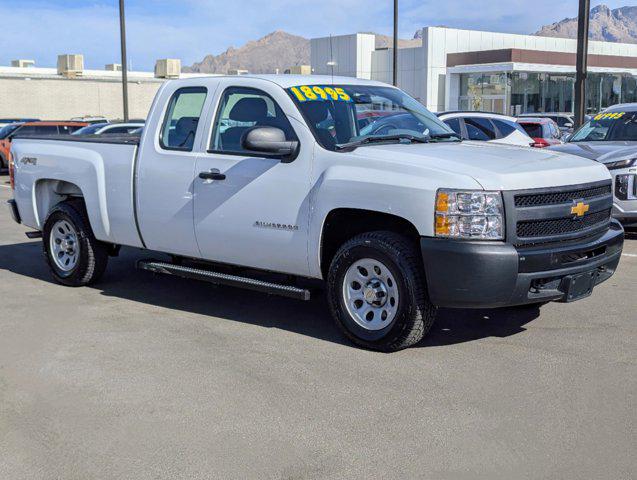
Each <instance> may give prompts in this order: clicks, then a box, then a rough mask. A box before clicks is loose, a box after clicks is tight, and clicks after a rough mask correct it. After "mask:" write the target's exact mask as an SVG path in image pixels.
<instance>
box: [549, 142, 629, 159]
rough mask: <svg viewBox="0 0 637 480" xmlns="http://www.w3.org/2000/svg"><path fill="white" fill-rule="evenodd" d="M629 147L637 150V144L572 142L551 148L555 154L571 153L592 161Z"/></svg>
mask: <svg viewBox="0 0 637 480" xmlns="http://www.w3.org/2000/svg"><path fill="white" fill-rule="evenodd" d="M627 147H633V148H637V142H571V143H565V144H564V145H557V146H555V147H551V150H552V151H554V152H562V153H570V154H572V155H578V156H580V157H584V158H590V159H591V160H599V158H600V157H602V156H603V155H606V154H609V153H611V152H615V151H617V150H622V149H625V148H627Z"/></svg>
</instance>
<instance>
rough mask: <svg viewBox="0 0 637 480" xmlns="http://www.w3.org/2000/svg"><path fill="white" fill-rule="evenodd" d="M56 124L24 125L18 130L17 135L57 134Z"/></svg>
mask: <svg viewBox="0 0 637 480" xmlns="http://www.w3.org/2000/svg"><path fill="white" fill-rule="evenodd" d="M57 133H58V127H57V126H56V125H25V126H24V127H22V128H21V129H20V130H18V134H19V135H57Z"/></svg>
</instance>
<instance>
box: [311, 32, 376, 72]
mask: <svg viewBox="0 0 637 480" xmlns="http://www.w3.org/2000/svg"><path fill="white" fill-rule="evenodd" d="M375 47H376V37H375V36H374V35H372V34H367V33H355V34H352V35H338V36H333V37H322V38H313V39H312V40H311V41H310V50H311V54H310V55H311V61H312V70H313V73H315V74H317V75H331V74H332V73H333V74H334V75H342V76H346V77H358V78H364V79H370V78H371V70H372V52H373V51H374V49H375ZM329 62H334V63H335V65H334V66H333V67H332V66H330V65H328V63H329Z"/></svg>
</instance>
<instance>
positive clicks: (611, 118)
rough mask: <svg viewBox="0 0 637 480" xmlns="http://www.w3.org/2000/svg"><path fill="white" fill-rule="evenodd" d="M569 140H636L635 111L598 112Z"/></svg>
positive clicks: (636, 119) (636, 116) (636, 123)
mask: <svg viewBox="0 0 637 480" xmlns="http://www.w3.org/2000/svg"><path fill="white" fill-rule="evenodd" d="M570 141H571V142H614V141H615V142H616V141H632V142H635V141H637V112H615V113H600V114H599V115H596V116H595V117H593V119H592V120H591V121H589V122H588V123H586V124H584V126H583V127H582V128H580V129H579V130H578V131H577V132H575V134H574V135H573V137H572V138H571V140H570Z"/></svg>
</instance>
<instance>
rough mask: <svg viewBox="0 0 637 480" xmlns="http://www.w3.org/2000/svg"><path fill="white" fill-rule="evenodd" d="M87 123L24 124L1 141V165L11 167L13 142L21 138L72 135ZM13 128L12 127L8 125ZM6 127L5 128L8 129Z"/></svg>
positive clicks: (12, 130) (52, 122) (53, 122)
mask: <svg viewBox="0 0 637 480" xmlns="http://www.w3.org/2000/svg"><path fill="white" fill-rule="evenodd" d="M87 125H88V124H87V123H85V122H68V121H62V122H57V121H51V122H40V121H36V122H24V123H20V124H18V126H17V127H15V128H13V129H11V130H10V131H9V132H8V133H7V135H6V136H5V137H4V138H1V139H0V164H1V167H2V168H6V167H8V166H9V152H10V151H11V140H12V139H13V137H15V136H17V135H20V136H43V135H70V134H71V133H73V132H75V131H76V130H79V129H80V128H82V127H85V126H87ZM7 127H12V125H7ZM7 127H5V128H7Z"/></svg>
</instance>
